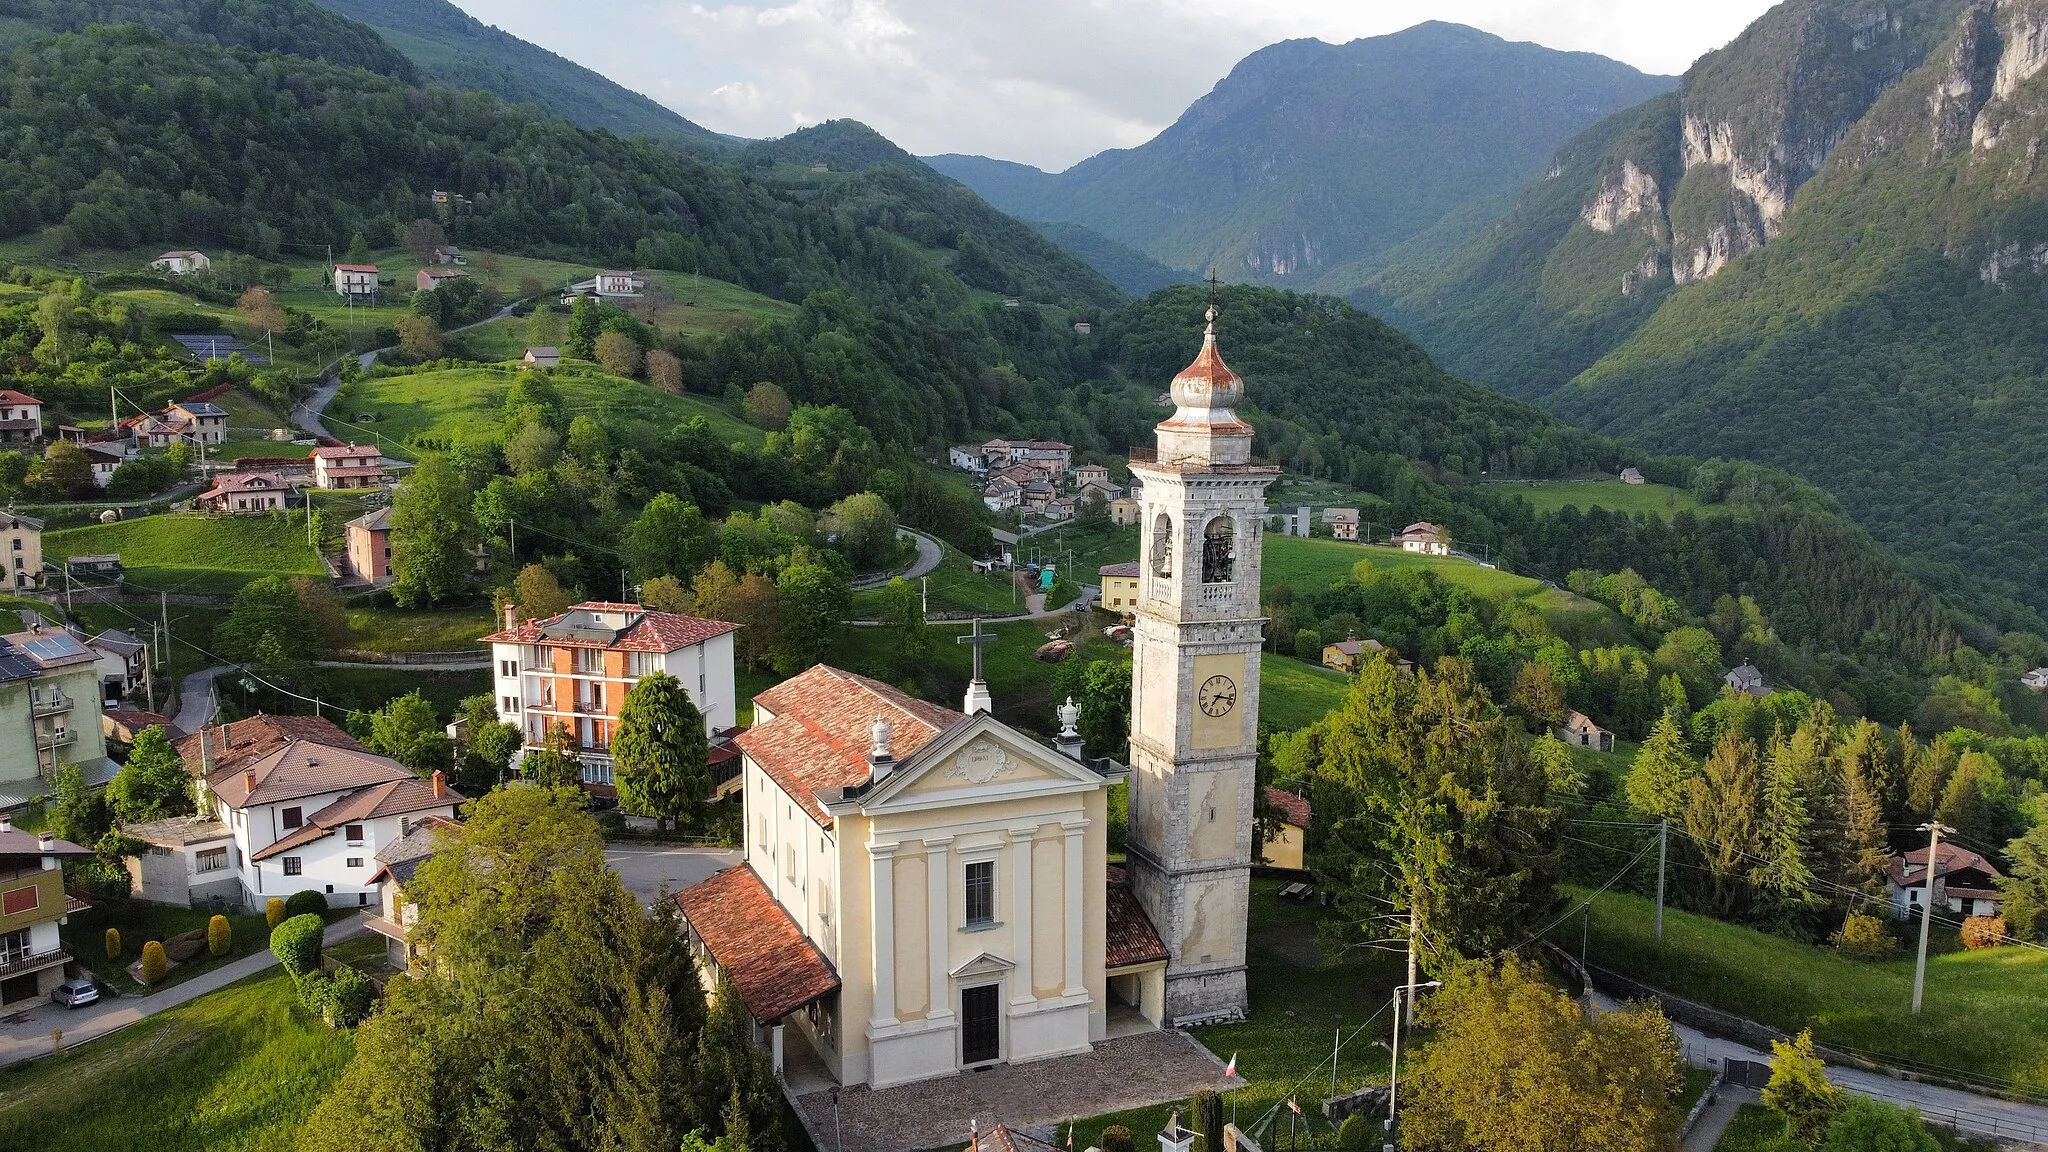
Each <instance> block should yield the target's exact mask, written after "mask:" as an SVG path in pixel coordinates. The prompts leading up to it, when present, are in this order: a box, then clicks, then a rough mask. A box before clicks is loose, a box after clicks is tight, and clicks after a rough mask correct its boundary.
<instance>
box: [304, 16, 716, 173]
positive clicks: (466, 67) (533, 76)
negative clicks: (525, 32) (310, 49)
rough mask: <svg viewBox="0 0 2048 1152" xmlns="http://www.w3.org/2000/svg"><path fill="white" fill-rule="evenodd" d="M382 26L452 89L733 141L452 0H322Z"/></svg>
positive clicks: (639, 128)
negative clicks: (497, 26) (448, 0)
mask: <svg viewBox="0 0 2048 1152" xmlns="http://www.w3.org/2000/svg"><path fill="white" fill-rule="evenodd" d="M318 2H319V3H320V4H321V5H323V6H325V7H327V8H331V9H333V10H334V11H336V12H339V13H341V14H342V15H343V16H347V17H349V18H350V19H351V20H357V21H361V22H362V23H363V24H365V25H367V26H369V27H370V28H371V29H374V30H375V32H376V34H377V35H379V36H381V37H383V38H384V40H385V41H387V42H388V43H389V44H390V45H391V46H392V47H393V48H396V49H397V50H398V51H400V52H403V53H404V54H405V56H406V58H407V59H408V60H410V61H411V62H412V63H413V64H415V65H417V66H418V68H419V70H420V71H421V72H422V73H424V74H426V75H427V76H429V77H432V78H433V79H435V80H438V81H440V82H441V83H443V84H446V85H448V86H449V87H451V88H465V89H470V90H472V91H478V92H492V93H496V94H497V95H499V96H503V97H504V98H505V99H507V100H510V101H512V102H513V103H515V104H532V105H535V106H536V107H538V108H540V109H541V110H542V111H544V112H550V113H553V114H554V115H556V116H560V117H563V118H564V119H566V120H568V121H569V122H570V123H572V124H575V125H577V126H579V127H582V128H602V129H604V130H605V131H607V132H610V133H612V134H614V135H617V136H646V137H650V138H652V139H656V140H664V141H667V142H669V143H671V144H678V145H682V146H683V147H687V148H692V149H696V150H699V151H707V152H721V151H724V150H726V149H728V148H730V147H732V145H733V141H731V140H730V139H728V138H727V137H724V136H721V135H719V134H718V133H716V132H713V131H711V130H710V129H708V128H705V127H703V126H701V125H698V124H694V123H692V122H691V121H689V120H686V119H684V118H683V117H682V116H680V115H678V114H676V113H674V112H671V111H669V110H668V109H667V108H664V107H662V106H661V105H660V104H657V103H655V102H654V101H653V100H650V99H648V98H647V97H645V96H642V95H641V94H640V93H638V92H633V91H630V90H628V89H626V88H623V87H621V86H620V85H618V84H616V83H614V82H612V81H611V80H608V79H606V78H605V77H603V76H600V75H598V74H597V73H595V72H592V71H591V70H590V69H588V68H585V67H583V66H582V65H581V64H577V63H575V62H574V61H570V60H565V59H563V58H562V57H560V56H557V55H555V54H554V53H553V52H550V51H548V50H547V49H545V48H542V47H540V46H539V45H537V44H530V43H528V42H526V41H524V40H521V39H520V38H519V37H517V36H514V35H512V34H511V33H509V32H504V31H501V30H499V29H498V28H496V27H493V26H491V25H488V24H485V23H484V22H483V21H481V20H478V19H476V18H475V17H473V16H471V15H469V14H468V13H467V12H464V11H463V10H462V9H460V8H457V7H456V6H455V5H453V4H450V3H448V2H447V0H318Z"/></svg>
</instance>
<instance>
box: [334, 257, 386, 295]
mask: <svg viewBox="0 0 2048 1152" xmlns="http://www.w3.org/2000/svg"><path fill="white" fill-rule="evenodd" d="M334 291H335V294H336V295H338V296H340V297H342V298H343V299H345V300H357V301H362V300H375V299H376V298H377V266H376V265H375V264H336V265H335V266H334Z"/></svg>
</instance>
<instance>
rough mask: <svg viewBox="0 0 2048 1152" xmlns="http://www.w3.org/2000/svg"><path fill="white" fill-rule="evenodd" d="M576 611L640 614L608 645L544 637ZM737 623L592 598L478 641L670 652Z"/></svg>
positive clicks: (734, 628)
mask: <svg viewBox="0 0 2048 1152" xmlns="http://www.w3.org/2000/svg"><path fill="white" fill-rule="evenodd" d="M576 612H639V613H641V614H642V615H641V616H640V618H639V619H638V620H635V621H634V622H633V623H632V624H631V625H630V626H628V627H627V628H626V629H625V633H624V635H622V636H620V637H619V638H618V640H617V641H615V642H614V643H611V644H600V643H598V642H597V641H595V640H579V639H576V638H574V637H565V636H547V635H544V634H543V631H542V630H543V629H545V628H547V627H549V626H550V625H553V624H555V623H557V622H558V621H560V620H561V619H562V618H563V617H564V616H569V615H571V614H573V613H576ZM738 630H739V625H737V624H731V623H728V622H726V621H724V620H706V619H703V618H702V617H698V616H685V615H683V614H682V613H680V612H656V611H653V610H652V609H649V608H645V607H642V606H641V605H638V604H614V603H611V602H610V601H604V600H592V601H588V602H585V603H582V604H577V605H574V606H572V607H571V608H570V609H569V611H568V612H564V613H562V614H561V615H560V616H550V617H548V618H547V619H545V620H528V621H526V622H525V623H523V624H521V625H519V626H518V627H517V628H508V629H506V630H505V631H502V632H493V633H491V634H490V635H489V636H486V637H484V638H483V639H482V640H481V641H479V643H484V644H491V643H498V644H550V645H555V646H558V647H564V648H612V649H618V650H621V651H631V652H673V651H675V650H676V649H678V648H687V647H689V646H690V645H692V644H702V643H703V642H704V641H706V640H709V639H711V638H712V637H714V636H723V635H725V634H726V633H727V632H736V631H738Z"/></svg>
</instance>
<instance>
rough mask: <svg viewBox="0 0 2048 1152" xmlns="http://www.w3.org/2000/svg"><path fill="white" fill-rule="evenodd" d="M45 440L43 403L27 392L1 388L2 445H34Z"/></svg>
mask: <svg viewBox="0 0 2048 1152" xmlns="http://www.w3.org/2000/svg"><path fill="white" fill-rule="evenodd" d="M42 438H43V402H42V401H41V400H38V399H36V398H35V397H33V396H31V395H29V394H28V393H26V392H17V391H15V390H14V389H12V388H0V444H33V443H35V442H36V441H38V440H41V439H42Z"/></svg>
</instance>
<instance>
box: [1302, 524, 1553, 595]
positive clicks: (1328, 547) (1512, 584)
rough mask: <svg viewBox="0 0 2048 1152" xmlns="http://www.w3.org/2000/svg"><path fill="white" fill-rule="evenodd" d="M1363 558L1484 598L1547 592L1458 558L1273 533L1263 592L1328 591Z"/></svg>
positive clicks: (1387, 569)
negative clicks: (1429, 575)
mask: <svg viewBox="0 0 2048 1152" xmlns="http://www.w3.org/2000/svg"><path fill="white" fill-rule="evenodd" d="M1360 560H1370V561H1372V566H1373V568H1374V569H1376V570H1378V571H1381V572H1393V571H1399V570H1401V569H1405V568H1423V569H1427V570H1429V571H1432V572H1435V573H1436V574H1437V575H1439V576H1441V577H1443V578H1444V579H1445V580H1448V581H1450V582H1451V583H1453V584H1459V585H1462V586H1464V587H1466V588H1470V589H1472V590H1473V591H1474V592H1478V593H1480V594H1481V595H1484V596H1492V597H1521V596H1530V595H1534V594H1536V593H1538V592H1541V591H1543V590H1544V589H1543V585H1542V583H1541V582H1539V581H1536V580H1531V579H1530V578H1529V577H1527V576H1517V575H1515V574H1514V573H1512V572H1503V571H1501V570H1500V569H1498V568H1487V567H1483V566H1481V565H1479V564H1476V563H1473V562H1472V561H1470V560H1465V559H1462V558H1460V557H1457V556H1424V555H1421V554H1419V553H1415V552H1403V551H1401V550H1400V549H1398V548H1385V547H1379V546H1375V545H1366V544H1354V543H1350V542H1348V541H1343V540H1319V539H1315V538H1313V537H1302V536H1276V535H1273V534H1271V533H1268V534H1267V536H1266V548H1265V563H1264V573H1265V577H1264V589H1265V590H1266V591H1271V590H1272V588H1273V586H1274V585H1276V584H1279V583H1280V582H1281V581H1283V580H1284V581H1286V582H1287V583H1288V584H1289V585H1291V586H1292V587H1293V588H1294V590H1295V591H1297V592H1306V591H1311V590H1314V589H1320V588H1327V587H1329V586H1330V585H1331V584H1332V583H1333V582H1335V581H1336V580H1338V579H1340V578H1342V577H1346V576H1349V575H1351V569H1352V567H1353V566H1354V565H1356V564H1357V563H1358V562H1359V561H1360Z"/></svg>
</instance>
